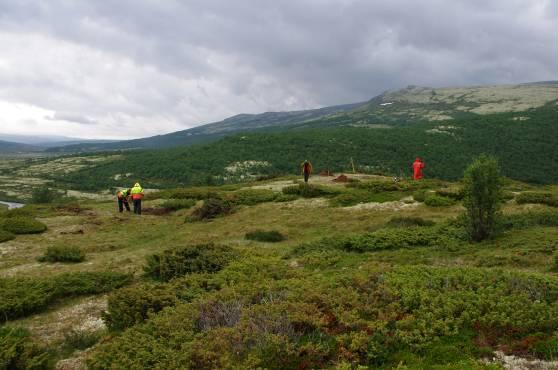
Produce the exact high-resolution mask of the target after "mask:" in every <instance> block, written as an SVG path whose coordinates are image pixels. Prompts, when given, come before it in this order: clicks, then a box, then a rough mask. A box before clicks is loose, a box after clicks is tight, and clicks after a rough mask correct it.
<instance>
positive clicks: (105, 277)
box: [0, 272, 131, 322]
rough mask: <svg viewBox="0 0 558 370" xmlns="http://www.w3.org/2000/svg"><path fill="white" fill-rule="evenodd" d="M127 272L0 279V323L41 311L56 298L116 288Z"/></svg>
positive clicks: (96, 292) (126, 280)
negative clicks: (0, 298)
mask: <svg viewBox="0 0 558 370" xmlns="http://www.w3.org/2000/svg"><path fill="white" fill-rule="evenodd" d="M130 278H131V277H130V275H127V274H121V273H115V272H76V273H65V274H61V275H57V276H54V277H47V278H0V297H2V300H0V322H2V321H5V320H13V319H15V318H18V317H23V316H26V315H29V314H32V313H36V312H40V311H42V310H44V309H45V308H47V307H48V305H49V304H51V303H53V302H54V301H56V300H57V299H60V298H66V297H70V296H79V295H85V294H98V293H104V292H108V291H110V290H113V289H115V288H119V287H121V286H123V285H124V284H126V283H128V282H129V281H130Z"/></svg>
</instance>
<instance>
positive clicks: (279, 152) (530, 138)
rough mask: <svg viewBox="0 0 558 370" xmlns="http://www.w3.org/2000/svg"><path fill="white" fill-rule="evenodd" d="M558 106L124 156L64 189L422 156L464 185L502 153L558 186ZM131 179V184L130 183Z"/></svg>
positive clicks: (253, 137) (512, 167)
mask: <svg viewBox="0 0 558 370" xmlns="http://www.w3.org/2000/svg"><path fill="white" fill-rule="evenodd" d="M557 121H558V105H557V104H556V103H555V102H552V103H549V104H547V105H545V106H544V107H542V108H538V109H531V110H528V111H525V112H509V113H498V114H489V115H476V114H471V115H468V116H466V117H462V118H461V119H459V120H455V121H447V122H437V123H433V122H425V123H421V124H416V125H411V126H403V127H393V128H374V129H371V128H362V127H343V128H317V129H302V130H289V131H285V132H280V133H257V134H245V135H238V136H232V137H227V138H224V139H222V140H220V141H218V142H215V143H211V144H207V145H200V146H194V147H187V148H176V149H169V150H152V151H137V152H122V153H121V154H122V156H121V157H119V159H117V160H111V161H105V162H102V163H100V164H98V165H96V166H94V167H89V168H86V169H84V170H81V171H77V172H74V173H72V174H68V175H64V176H59V175H57V176H53V177H52V179H54V180H56V181H57V182H58V183H59V184H61V185H64V187H75V188H79V189H91V190H97V189H103V188H108V187H111V186H121V185H122V184H127V183H129V182H135V181H138V180H141V181H143V182H144V184H145V185H146V186H152V187H165V186H175V185H179V184H182V185H191V184H207V183H222V182H226V181H233V180H239V179H241V178H242V176H244V177H246V176H248V177H250V176H258V175H278V174H293V173H297V172H298V171H299V169H298V165H299V163H300V162H301V161H303V160H304V159H309V160H310V161H311V162H312V163H313V164H314V168H315V171H316V172H320V171H325V170H328V169H329V170H331V171H349V170H351V168H352V167H351V164H350V163H351V158H352V159H353V161H354V163H355V165H356V167H357V170H358V171H361V172H367V173H383V174H394V175H402V174H403V175H404V174H408V173H409V166H410V163H411V162H412V161H413V159H414V158H415V157H416V156H421V157H423V158H424V159H425V161H426V165H427V168H426V175H427V176H429V177H437V178H442V179H449V180H452V179H457V178H459V177H460V176H461V174H462V173H463V169H464V168H465V166H466V164H467V163H469V162H470V161H471V159H472V158H473V157H476V156H478V155H479V154H481V153H489V154H493V155H495V156H496V157H497V158H498V159H499V160H500V162H501V165H502V170H503V173H504V175H506V176H508V177H511V178H514V179H518V180H523V181H529V182H538V183H549V182H557V181H558V165H557V163H558V153H557V151H556V148H557V146H558V125H557V123H558V122H557ZM126 175H127V177H128V178H129V180H127V179H126Z"/></svg>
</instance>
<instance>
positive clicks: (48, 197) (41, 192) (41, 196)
mask: <svg viewBox="0 0 558 370" xmlns="http://www.w3.org/2000/svg"><path fill="white" fill-rule="evenodd" d="M57 197H58V194H57V193H56V191H54V190H51V189H49V188H48V186H41V187H40V188H36V189H34V190H33V193H32V194H31V203H34V204H41V203H52V202H54V201H55V200H56V198H57Z"/></svg>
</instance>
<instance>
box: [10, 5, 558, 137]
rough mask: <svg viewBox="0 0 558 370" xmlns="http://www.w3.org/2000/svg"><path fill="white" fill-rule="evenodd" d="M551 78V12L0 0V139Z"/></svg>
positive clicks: (124, 133)
mask: <svg viewBox="0 0 558 370" xmlns="http://www.w3.org/2000/svg"><path fill="white" fill-rule="evenodd" d="M556 79H558V1H555V0H451V1H450V0H422V1H418V0H383V1H377V0H234V1H233V0H183V1H172V0H114V1H109V0H89V1H86V0H82V1H80V0H0V132H3V133H19V134H51V135H52V134H56V135H69V136H78V137H88V138H131V137H144V136H150V135H155V134H160V133H167V132H172V131H177V130H183V129H186V128H189V127H193V126H197V125H200V124H204V123H209V122H213V121H218V120H221V119H223V118H226V117H229V116H232V115H235V114H238V113H260V112H264V111H281V110H297V109H307V108H316V107H321V106H327V105H335V104H342V103H349V102H357V101H363V100H367V99H369V98H371V97H373V96H375V95H377V94H380V93H381V92H383V91H385V90H387V89H395V88H400V87H405V86H407V85H410V84H413V85H423V86H434V87H440V86H455V85H475V84H501V83H516V82H527V81H541V80H556Z"/></svg>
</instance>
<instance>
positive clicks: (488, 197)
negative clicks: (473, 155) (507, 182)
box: [463, 155, 502, 241]
mask: <svg viewBox="0 0 558 370" xmlns="http://www.w3.org/2000/svg"><path fill="white" fill-rule="evenodd" d="M463 183H464V186H463V193H464V198H463V205H464V206H465V208H466V209H467V213H466V220H467V229H468V231H469V237H470V238H471V240H474V241H481V240H484V239H487V238H490V237H491V236H493V235H494V234H495V232H496V218H497V216H498V210H499V208H500V203H501V201H502V195H501V194H502V189H501V186H502V182H501V179H500V169H499V167H498V162H497V161H496V159H494V158H492V157H488V156H485V155H483V156H481V157H479V158H478V159H477V160H476V161H475V162H473V163H472V164H471V165H470V166H469V167H468V168H467V170H466V171H465V176H464V178H463Z"/></svg>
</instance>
